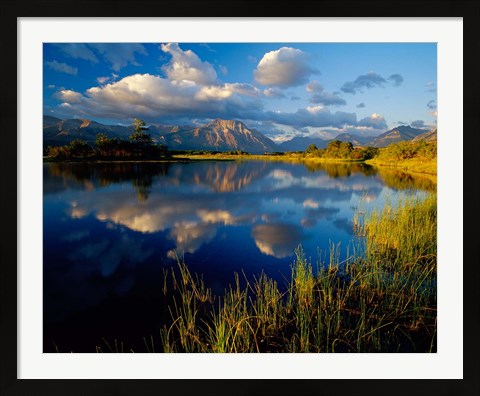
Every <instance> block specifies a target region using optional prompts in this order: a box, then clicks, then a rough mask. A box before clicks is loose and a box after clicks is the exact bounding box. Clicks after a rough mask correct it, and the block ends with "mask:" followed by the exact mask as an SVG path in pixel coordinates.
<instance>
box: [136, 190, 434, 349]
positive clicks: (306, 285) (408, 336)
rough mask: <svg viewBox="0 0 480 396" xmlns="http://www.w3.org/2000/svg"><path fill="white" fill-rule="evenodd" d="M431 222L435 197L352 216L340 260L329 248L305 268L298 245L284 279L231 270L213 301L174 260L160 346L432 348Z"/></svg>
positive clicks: (306, 262) (167, 282)
mask: <svg viewBox="0 0 480 396" xmlns="http://www.w3.org/2000/svg"><path fill="white" fill-rule="evenodd" d="M436 219H437V216H436V195H435V194H430V195H428V196H427V197H426V198H425V199H418V198H412V197H410V198H408V197H407V198H405V199H403V200H401V201H400V202H399V203H398V204H396V205H392V204H391V203H387V205H386V206H385V207H384V209H383V210H381V211H374V212H371V213H367V214H363V213H361V212H359V213H357V215H356V219H355V224H356V228H355V230H356V232H357V235H358V237H359V241H358V245H357V246H355V249H354V251H353V254H350V255H349V256H348V258H347V259H346V260H344V261H343V262H340V259H339V257H340V254H339V253H340V251H339V249H340V247H339V246H335V245H333V244H332V245H331V247H330V252H329V254H328V255H325V257H324V258H323V259H320V260H319V261H318V262H317V263H315V265H313V264H312V263H311V262H310V261H309V260H307V258H306V257H305V255H304V253H303V251H302V248H301V247H299V248H298V249H297V250H296V252H295V253H296V259H295V262H294V264H293V265H292V268H291V271H292V272H291V279H290V280H289V281H288V282H287V283H286V284H285V285H280V286H279V285H278V284H277V282H276V281H275V280H273V279H271V278H269V277H268V276H267V275H265V274H263V273H262V274H260V275H259V276H257V277H256V278H255V279H254V280H253V281H248V280H247V279H246V277H245V276H243V278H245V279H243V278H242V277H241V276H240V275H238V274H235V277H234V282H233V284H232V285H231V286H230V287H229V288H228V289H227V290H225V293H224V295H223V296H221V297H216V296H213V295H212V292H211V290H210V289H209V288H208V287H206V285H205V284H204V282H203V280H202V278H199V277H197V276H194V275H192V274H191V273H190V271H189V270H188V267H187V265H186V264H185V263H184V262H183V261H181V260H178V267H177V268H176V269H173V268H172V270H171V271H168V272H164V274H165V277H168V279H166V280H165V282H164V283H163V291H164V293H165V296H166V297H167V299H168V304H169V312H170V316H171V318H170V321H169V323H168V324H165V326H164V327H163V328H162V329H161V330H160V343H161V351H162V352H217V353H219V352H220V353H223V352H227V353H229V352H435V351H436V313H437V310H436V305H437V299H436V270H437V259H436V258H437V256H436V252H437V242H436V241H437V239H436ZM359 252H362V253H361V254H360V253H359ZM145 344H146V345H147V342H146V341H145ZM151 345H152V347H148V348H147V349H148V351H152V349H153V345H154V342H153V339H152V340H151ZM147 346H148V345H147ZM155 351H157V352H158V348H157V349H156V350H155Z"/></svg>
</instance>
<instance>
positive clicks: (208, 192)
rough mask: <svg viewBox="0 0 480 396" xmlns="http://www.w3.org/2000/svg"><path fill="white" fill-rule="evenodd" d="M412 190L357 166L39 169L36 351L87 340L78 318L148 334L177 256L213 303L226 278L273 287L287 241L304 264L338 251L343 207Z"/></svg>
mask: <svg viewBox="0 0 480 396" xmlns="http://www.w3.org/2000/svg"><path fill="white" fill-rule="evenodd" d="M418 187H420V188H422V189H424V188H427V189H432V188H434V186H432V185H430V184H429V183H428V181H422V182H421V183H420V184H419V182H418V181H417V180H414V179H412V178H411V177H410V176H408V175H405V174H401V173H397V174H389V175H388V174H387V175H385V174H383V175H382V174H377V172H376V171H375V170H374V169H372V168H370V167H366V166H363V165H358V164H356V165H347V164H341V165H334V164H327V165H325V166H319V167H318V168H317V169H308V168H307V167H305V166H303V165H299V164H288V163H280V162H278V163H277V162H209V161H207V162H196V163H144V164H140V163H137V164H132V163H111V164H45V165H44V323H45V328H44V332H45V345H44V348H45V349H46V350H49V348H50V344H49V342H50V340H51V339H58V338H61V337H67V338H68V337H70V338H74V337H76V334H77V332H82V331H83V333H82V337H83V338H85V339H87V340H88V337H86V336H85V331H87V330H86V329H85V326H82V325H79V323H84V321H88V322H90V323H91V326H94V327H97V330H98V328H100V329H101V330H104V331H105V332H108V331H111V329H110V330H109V328H110V327H113V328H115V329H117V331H118V328H119V327H121V326H122V324H124V321H127V320H129V321H130V320H132V319H134V318H136V317H138V320H141V321H142V325H139V326H137V328H138V331H140V334H139V335H138V336H139V337H141V336H143V335H145V334H149V333H145V332H148V331H149V330H152V331H153V329H154V328H155V326H156V325H157V324H158V323H157V320H156V319H152V323H143V322H145V317H148V316H149V315H148V314H146V312H149V311H150V312H151V309H152V306H155V304H157V303H158V304H161V301H160V299H161V298H160V291H161V290H160V289H161V285H162V280H161V278H162V268H165V267H171V266H173V265H175V257H176V256H177V255H178V256H180V257H184V258H185V261H186V263H187V264H188V266H189V268H190V269H191V270H192V271H193V272H197V273H199V274H203V275H204V278H205V280H206V283H207V285H209V286H211V287H213V289H214V292H216V293H218V294H222V293H223V289H224V288H225V287H227V286H228V284H229V283H231V282H232V281H233V273H234V272H235V271H236V272H239V273H242V271H244V272H245V274H246V275H247V276H251V275H254V274H259V273H260V272H261V271H262V270H263V271H265V272H266V273H267V274H268V275H270V276H272V277H274V278H276V279H277V280H279V281H280V282H283V279H285V278H288V276H289V275H290V265H291V264H292V262H293V260H294V250H295V248H297V247H298V245H299V244H301V245H302V246H303V248H304V250H305V253H306V256H307V257H311V259H312V262H313V263H315V262H316V261H317V259H318V257H319V254H318V252H319V250H321V251H323V252H326V251H327V250H328V247H329V244H330V243H331V242H333V243H341V246H342V249H343V253H345V249H346V247H347V246H348V245H349V243H351V241H352V240H353V239H354V236H353V233H352V218H353V213H354V209H355V207H357V206H358V205H360V204H362V205H363V207H364V208H365V209H366V210H369V209H371V208H372V207H374V206H376V207H382V206H383V205H384V203H385V200H386V199H387V197H388V199H391V200H395V199H397V196H398V194H399V191H400V190H399V189H401V190H402V191H403V189H405V188H414V189H415V188H418ZM362 202H363V203H362ZM120 306H121V308H120ZM119 310H120V312H121V314H120V315H119ZM150 316H152V315H150ZM122 318H123V319H122ZM142 318H143V319H142ZM127 327H128V326H127ZM73 328H75V329H76V330H72V329H73ZM124 328H125V327H124ZM56 330H58V331H57V332H56ZM60 331H62V332H63V334H64V335H63V336H60V335H59V334H60ZM142 331H143V333H142ZM92 333H93V331H92ZM100 333H102V332H101V331H100ZM120 333H121V332H120ZM130 333H131V329H130V330H128V331H125V332H124V333H122V334H123V335H124V336H127V335H131V334H130ZM90 342H91V341H90ZM81 348H82V346H81V345H78V348H77V349H81Z"/></svg>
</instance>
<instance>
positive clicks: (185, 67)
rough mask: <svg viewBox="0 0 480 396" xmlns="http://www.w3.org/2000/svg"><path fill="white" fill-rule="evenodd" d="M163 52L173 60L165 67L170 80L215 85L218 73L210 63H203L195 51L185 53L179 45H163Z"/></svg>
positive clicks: (164, 69)
mask: <svg viewBox="0 0 480 396" xmlns="http://www.w3.org/2000/svg"><path fill="white" fill-rule="evenodd" d="M161 49H162V51H163V52H165V53H168V54H170V55H171V56H172V59H171V61H170V62H169V63H167V64H166V65H165V66H164V67H163V71H164V72H165V74H166V75H167V77H168V79H170V80H176V81H183V80H187V81H193V82H195V83H196V84H200V85H215V84H216V83H217V72H216V71H215V69H214V68H213V66H212V65H211V64H210V63H208V62H203V61H202V60H201V59H200V58H199V57H198V55H197V54H195V52H193V51H190V50H188V51H183V50H182V49H181V48H180V47H179V45H178V44H177V43H169V44H162V45H161Z"/></svg>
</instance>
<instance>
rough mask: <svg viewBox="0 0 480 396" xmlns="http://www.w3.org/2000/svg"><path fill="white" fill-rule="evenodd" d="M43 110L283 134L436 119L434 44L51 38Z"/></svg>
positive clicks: (427, 125) (368, 129)
mask: <svg viewBox="0 0 480 396" xmlns="http://www.w3.org/2000/svg"><path fill="white" fill-rule="evenodd" d="M43 50H44V51H43V87H44V95H43V100H44V109H43V111H44V114H45V115H51V116H55V117H58V118H62V119H64V118H88V119H92V120H95V121H98V122H101V123H106V124H130V123H131V122H132V120H133V118H141V119H144V120H145V121H146V122H147V124H150V123H161V124H175V125H177V124H181V125H186V124H203V123H206V122H208V121H210V120H212V119H215V118H224V119H236V120H240V121H243V122H245V124H247V126H249V127H252V128H256V129H258V130H259V131H261V132H263V133H264V134H266V135H267V136H269V137H270V138H272V139H274V140H276V141H278V142H280V141H283V140H287V139H291V138H292V137H294V136H318V137H326V138H331V137H334V136H336V135H338V134H340V133H344V132H350V133H352V132H353V133H357V134H360V135H368V136H374V135H378V134H380V133H382V132H385V131H386V130H388V129H391V128H393V127H396V126H398V125H401V124H406V125H412V126H414V127H419V128H424V129H431V128H433V127H434V126H435V125H436V118H437V109H436V96H437V93H436V82H437V47H436V44H435V43H391V44H389V43H208V44H201V43H143V44H141V43H72V44H66V43H58V44H55V43H49V44H44V47H43Z"/></svg>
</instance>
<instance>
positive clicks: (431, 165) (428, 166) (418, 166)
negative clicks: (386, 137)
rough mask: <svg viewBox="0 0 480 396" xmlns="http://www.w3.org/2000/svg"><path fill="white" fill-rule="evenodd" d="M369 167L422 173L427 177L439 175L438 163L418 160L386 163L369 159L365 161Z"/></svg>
mask: <svg viewBox="0 0 480 396" xmlns="http://www.w3.org/2000/svg"><path fill="white" fill-rule="evenodd" d="M365 163H366V164H368V165H373V166H378V167H388V168H394V169H398V170H402V171H406V172H410V173H421V174H427V175H436V174H437V161H436V160H434V161H420V160H417V159H411V160H403V161H384V160H380V159H376V158H373V159H369V160H366V161H365Z"/></svg>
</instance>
